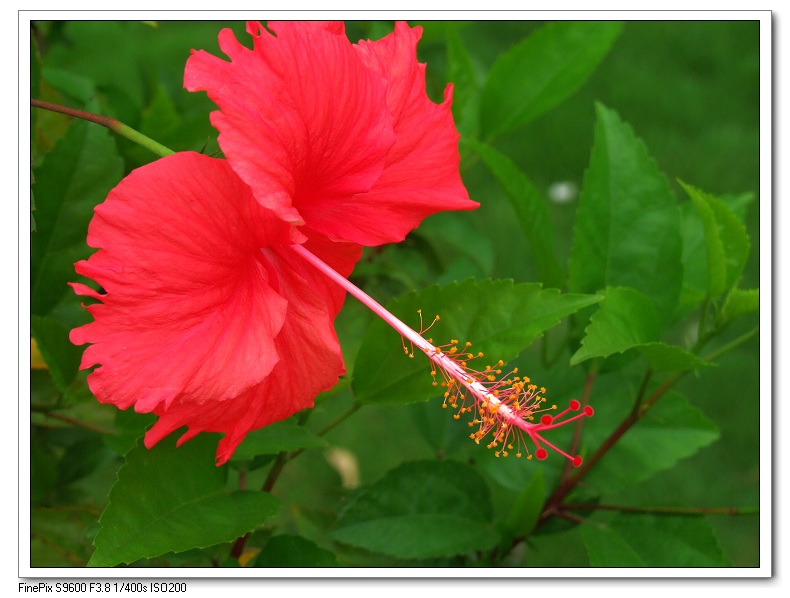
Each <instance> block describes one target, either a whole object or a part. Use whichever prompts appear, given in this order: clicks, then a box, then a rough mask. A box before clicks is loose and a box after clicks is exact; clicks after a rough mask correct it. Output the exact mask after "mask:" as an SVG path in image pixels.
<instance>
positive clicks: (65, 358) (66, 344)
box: [30, 315, 82, 394]
mask: <svg viewBox="0 0 790 598" xmlns="http://www.w3.org/2000/svg"><path fill="white" fill-rule="evenodd" d="M30 333H31V334H32V335H33V338H34V339H36V343H37V344H38V349H39V351H41V355H42V356H43V357H44V361H45V362H46V364H47V368H48V369H49V373H50V374H51V375H52V380H53V381H54V382H55V386H56V387H57V389H58V390H59V391H60V392H61V393H63V394H68V393H69V386H70V385H71V383H72V382H73V381H74V378H75V377H76V376H77V370H78V369H79V366H80V357H81V355H82V349H80V348H79V347H75V346H74V345H72V344H71V342H70V341H69V328H68V327H67V326H65V325H64V324H62V323H60V322H59V321H57V320H54V319H52V318H46V317H42V316H36V315H32V316H30Z"/></svg>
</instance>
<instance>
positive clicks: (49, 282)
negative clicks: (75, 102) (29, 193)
mask: <svg viewBox="0 0 790 598" xmlns="http://www.w3.org/2000/svg"><path fill="white" fill-rule="evenodd" d="M122 166H123V165H122V162H121V159H120V158H119V157H118V155H117V153H116V151H115V143H114V142H113V140H112V138H111V137H110V133H109V132H108V131H107V130H106V129H104V128H103V127H100V126H97V125H95V124H93V123H88V122H85V121H82V120H76V119H75V120H74V121H73V122H72V123H71V125H70V126H69V129H68V131H67V133H66V135H65V137H63V138H62V139H61V140H60V141H59V142H58V144H57V145H56V146H55V148H54V149H53V150H52V151H51V152H50V153H49V154H47V156H46V158H45V161H44V163H43V164H42V165H41V167H40V168H39V169H38V170H37V171H36V225H37V229H38V230H37V232H35V233H33V234H32V235H31V248H30V260H31V264H30V274H31V291H30V310H31V313H33V314H38V315H48V314H49V313H50V312H51V311H52V310H53V308H55V306H56V305H57V304H58V303H59V302H60V301H61V300H62V299H63V297H64V296H65V295H67V294H69V295H73V293H72V292H71V289H69V287H68V286H67V284H66V283H67V282H69V281H72V280H75V279H76V274H75V273H74V262H76V261H79V260H81V259H85V258H86V257H88V255H89V254H90V253H91V250H90V249H89V248H88V246H87V244H86V243H85V237H86V235H87V232H88V222H89V221H90V219H91V217H92V216H93V208H94V206H96V205H97V204H98V203H100V202H101V201H103V200H104V198H105V197H106V196H107V193H108V192H109V191H110V189H112V187H113V186H114V185H116V184H117V183H118V181H119V180H120V178H121V175H122V174H123V171H122ZM73 305H74V306H75V308H78V306H79V300H78V299H77V298H76V296H75V297H74V299H73Z"/></svg>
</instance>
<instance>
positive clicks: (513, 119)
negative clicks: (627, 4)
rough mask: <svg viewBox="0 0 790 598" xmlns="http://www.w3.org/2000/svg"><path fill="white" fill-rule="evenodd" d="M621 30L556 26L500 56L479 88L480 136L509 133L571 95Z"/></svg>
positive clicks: (584, 24)
mask: <svg viewBox="0 0 790 598" xmlns="http://www.w3.org/2000/svg"><path fill="white" fill-rule="evenodd" d="M621 28H622V26H621V24H620V23H615V22H605V21H577V22H574V21H560V22H554V23H550V24H548V25H545V26H543V27H542V28H540V29H539V30H537V31H536V32H534V33H533V34H532V35H530V36H529V37H527V38H525V39H524V40H522V41H521V42H519V43H518V44H517V45H516V46H514V47H513V48H511V49H510V50H508V51H507V52H505V53H504V54H502V55H501V56H500V57H499V58H498V59H497V60H496V62H495V63H494V65H493V66H492V67H491V70H490V71H489V73H488V80H487V81H486V83H485V86H484V87H483V95H482V101H481V114H480V119H481V123H482V127H481V129H482V132H483V135H484V136H485V137H486V138H492V137H496V136H498V135H500V134H502V133H506V132H508V131H512V130H513V129H515V128H517V127H519V126H521V125H524V124H526V123H528V122H529V121H531V120H532V119H534V118H535V117H537V116H539V115H541V114H543V113H544V112H546V111H547V110H549V109H550V108H552V107H553V106H555V105H557V104H559V103H560V102H561V101H563V100H564V99H566V98H567V97H568V96H570V95H571V94H573V93H574V92H575V91H576V90H577V89H579V88H580V87H581V86H582V84H583V83H584V82H585V81H586V80H587V79H588V78H589V77H590V75H591V74H592V73H593V71H594V70H595V68H596V67H597V66H598V64H599V63H600V62H601V60H603V58H604V56H606V54H607V53H608V52H609V49H610V48H611V46H612V44H613V43H614V40H615V39H617V36H618V35H619V34H620V30H621Z"/></svg>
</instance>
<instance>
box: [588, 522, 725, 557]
mask: <svg viewBox="0 0 790 598" xmlns="http://www.w3.org/2000/svg"><path fill="white" fill-rule="evenodd" d="M581 529H582V537H583V538H584V543H585V545H586V546H587V552H588V554H589V557H590V565H592V566H593V567H727V566H729V565H730V563H729V561H728V559H727V557H726V556H725V555H724V553H723V552H722V549H721V547H720V546H719V544H718V542H717V540H716V537H715V536H714V533H713V528H712V527H711V525H710V523H709V522H708V521H707V520H706V519H705V518H703V517H684V516H668V515H641V514H640V515H632V514H621V515H618V516H617V517H615V518H614V519H612V520H611V521H609V522H607V523H601V522H598V521H590V522H588V523H586V524H585V525H582V528H581Z"/></svg>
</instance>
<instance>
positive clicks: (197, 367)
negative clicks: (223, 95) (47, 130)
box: [70, 153, 360, 463]
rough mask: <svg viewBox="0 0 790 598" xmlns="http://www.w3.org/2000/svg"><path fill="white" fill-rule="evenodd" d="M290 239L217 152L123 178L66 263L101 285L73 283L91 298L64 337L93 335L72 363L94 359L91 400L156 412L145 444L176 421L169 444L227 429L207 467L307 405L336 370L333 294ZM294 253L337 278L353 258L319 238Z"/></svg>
mask: <svg viewBox="0 0 790 598" xmlns="http://www.w3.org/2000/svg"><path fill="white" fill-rule="evenodd" d="M301 240H303V239H301V235H300V233H298V232H296V231H295V229H294V228H293V227H292V226H290V225H288V224H287V223H284V222H283V221H282V220H280V219H279V218H277V217H276V216H274V214H273V213H272V212H271V211H269V210H267V209H265V208H263V207H261V206H260V205H259V204H258V203H257V202H255V201H254V200H253V199H252V196H251V194H250V190H249V188H248V187H247V186H246V185H245V184H244V182H243V181H241V180H240V179H239V178H238V177H237V176H236V175H235V173H234V172H233V171H232V170H231V169H230V167H229V166H228V164H227V163H226V162H225V161H223V160H217V159H213V158H209V157H207V156H201V155H199V154H195V153H180V154H175V155H173V156H170V157H167V158H162V159H161V160H158V161H156V162H154V163H152V164H149V165H147V166H144V167H142V168H140V169H138V170H136V171H134V172H133V173H132V174H130V175H129V176H128V177H127V178H125V179H124V180H123V181H121V183H120V184H119V185H118V186H117V187H116V188H115V189H113V191H111V192H110V195H109V196H108V198H107V200H106V201H105V202H104V203H103V204H101V205H100V206H98V207H97V208H96V213H95V216H94V218H93V220H92V221H91V223H90V227H89V229H88V244H89V245H90V246H92V247H99V248H101V249H100V250H99V251H97V252H96V253H94V254H93V255H92V256H91V257H90V258H89V259H88V260H86V261H81V262H78V263H77V264H76V270H77V273H79V274H82V275H84V276H87V277H89V278H92V279H93V280H95V281H96V282H97V283H98V284H100V285H101V287H102V288H103V289H104V291H105V292H104V293H101V294H100V293H98V292H97V291H95V290H93V289H91V288H90V287H88V286H86V285H83V284H78V283H73V284H72V286H73V287H74V289H75V291H76V292H77V293H78V294H80V295H86V296H89V297H93V298H94V299H99V300H100V301H101V303H98V304H94V305H89V306H87V309H88V311H90V313H91V314H92V315H93V316H94V319H95V321H93V322H91V323H89V324H86V325H85V326H82V327H81V328H77V329H75V330H73V331H72V332H71V337H70V338H71V340H72V342H74V343H75V344H78V345H80V344H84V343H93V344H92V345H91V346H89V347H88V348H87V349H86V350H85V353H84V354H83V358H82V364H81V367H83V368H87V367H91V366H93V365H95V364H101V366H100V367H99V368H97V369H96V370H95V371H94V372H92V373H91V374H90V375H89V376H88V383H89V385H90V388H91V390H92V391H93V393H94V394H95V395H96V398H97V399H99V401H101V402H104V403H112V404H114V405H116V406H118V407H119V408H121V409H126V408H128V407H131V406H134V408H135V410H136V411H138V412H153V413H156V414H157V415H159V418H160V419H159V420H158V422H157V423H156V425H155V426H154V427H153V428H152V429H151V430H150V431H149V432H148V434H147V435H146V444H147V445H148V446H149V447H150V446H152V445H153V444H155V443H156V442H157V441H159V440H160V439H161V438H163V437H164V436H166V435H167V434H169V433H170V432H172V431H173V430H175V429H177V428H179V427H181V426H188V427H189V431H188V432H187V433H186V434H185V435H184V436H183V437H182V438H181V440H180V442H183V441H185V440H187V439H188V438H191V437H192V436H194V435H195V434H197V433H199V432H202V431H208V432H225V438H224V439H223V440H222V441H221V443H220V446H219V449H218V451H217V458H218V463H223V462H225V461H226V460H227V459H228V458H229V457H230V455H231V454H232V453H233V450H234V449H235V448H236V446H237V445H238V444H239V443H240V442H241V440H242V439H243V438H244V436H245V435H246V434H247V433H248V432H249V431H250V430H254V429H257V428H260V427H262V426H265V425H267V424H269V423H272V422H275V421H279V420H282V419H284V418H286V417H288V416H290V415H292V414H293V413H295V412H296V411H299V410H301V409H304V408H306V407H310V406H312V404H313V399H314V397H315V395H316V394H318V393H319V392H321V391H323V390H327V389H329V388H331V387H332V386H333V385H334V384H335V383H336V382H337V379H338V376H339V375H341V374H342V373H343V371H344V370H343V359H342V355H341V352H340V346H339V343H338V341H337V337H336V335H335V331H334V327H333V320H334V317H335V315H337V312H338V311H339V310H340V307H341V305H342V302H343V297H344V293H343V291H342V289H340V287H338V286H337V285H335V284H334V283H331V282H330V281H329V280H327V279H325V277H323V276H322V275H321V274H320V273H318V272H317V271H315V270H313V269H311V268H304V267H302V263H301V262H300V258H298V257H297V256H295V255H293V254H292V252H291V251H290V250H289V245H290V244H292V243H293V242H294V241H301ZM305 247H307V248H308V249H309V250H310V251H311V252H313V253H314V254H316V255H319V256H321V257H322V259H324V260H328V261H329V262H331V263H332V265H333V267H334V268H336V269H337V270H338V271H339V272H342V273H344V275H348V274H350V272H351V270H352V268H353V266H354V263H355V262H356V261H357V259H358V258H359V253H360V252H359V249H358V248H357V247H356V246H353V245H351V244H347V243H344V244H339V243H330V242H328V241H326V240H323V241H322V240H321V238H320V236H319V235H314V238H313V239H312V240H310V241H308V242H307V243H306V244H305ZM327 247H331V251H327ZM308 362H309V363H310V368H309V373H308V370H307V368H305V367H304V365H305V364H306V363H308Z"/></svg>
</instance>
